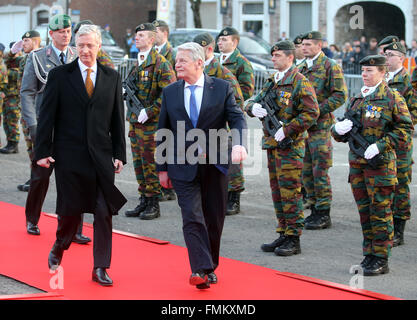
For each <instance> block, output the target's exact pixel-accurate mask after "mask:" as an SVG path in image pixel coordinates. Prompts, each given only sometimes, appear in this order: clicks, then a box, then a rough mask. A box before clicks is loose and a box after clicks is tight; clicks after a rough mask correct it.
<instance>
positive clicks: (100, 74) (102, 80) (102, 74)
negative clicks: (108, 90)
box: [84, 61, 108, 104]
mask: <svg viewBox="0 0 417 320" xmlns="http://www.w3.org/2000/svg"><path fill="white" fill-rule="evenodd" d="M107 75H108V74H107V70H106V69H105V68H104V67H103V65H102V64H101V63H100V62H98V61H97V77H96V85H95V86H94V92H93V96H92V97H91V104H93V103H94V102H95V101H96V100H97V99H98V97H99V96H100V92H99V90H100V89H102V88H105V86H106V78H107ZM97 88H99V90H97ZM84 89H85V86H84ZM84 91H85V92H86V93H87V90H84ZM87 96H88V95H87Z"/></svg>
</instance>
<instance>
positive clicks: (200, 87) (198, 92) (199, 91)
mask: <svg viewBox="0 0 417 320" xmlns="http://www.w3.org/2000/svg"><path fill="white" fill-rule="evenodd" d="M194 85H196V86H197V87H196V88H195V89H194V96H195V101H196V103H197V110H198V114H200V110H201V103H202V101H203V91H204V73H202V74H201V77H200V78H199V79H198V80H197V82H196V83H194ZM189 86H192V84H190V83H187V82H185V85H184V106H185V110H186V111H187V114H188V116H190V97H191V90H190V89H189V88H188V87H189Z"/></svg>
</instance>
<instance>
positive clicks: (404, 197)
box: [392, 147, 413, 220]
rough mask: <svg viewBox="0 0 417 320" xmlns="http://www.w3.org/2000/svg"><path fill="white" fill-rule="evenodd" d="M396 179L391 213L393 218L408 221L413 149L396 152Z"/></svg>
mask: <svg viewBox="0 0 417 320" xmlns="http://www.w3.org/2000/svg"><path fill="white" fill-rule="evenodd" d="M396 153H397V179H398V184H397V185H396V186H395V194H394V201H393V204H392V213H393V216H394V218H399V219H403V220H410V217H411V200H410V187H409V184H410V183H411V177H412V167H413V158H412V157H413V148H412V147H411V150H409V151H403V150H397V151H396Z"/></svg>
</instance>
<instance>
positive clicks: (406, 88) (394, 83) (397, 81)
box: [388, 68, 417, 124]
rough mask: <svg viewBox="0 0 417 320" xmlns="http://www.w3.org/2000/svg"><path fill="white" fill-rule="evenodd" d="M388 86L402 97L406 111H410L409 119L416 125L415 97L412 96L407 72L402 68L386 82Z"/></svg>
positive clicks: (416, 108)
mask: <svg viewBox="0 0 417 320" xmlns="http://www.w3.org/2000/svg"><path fill="white" fill-rule="evenodd" d="M388 86H389V87H390V88H391V89H393V90H396V91H398V93H399V94H401V95H402V96H403V97H404V99H405V102H406V103H407V107H408V111H410V114H411V118H412V119H413V124H417V96H416V95H415V94H414V90H413V86H412V84H411V79H410V74H409V73H408V71H407V70H406V69H405V68H402V70H401V71H400V72H398V73H397V74H396V75H395V76H394V78H393V79H391V80H390V81H388Z"/></svg>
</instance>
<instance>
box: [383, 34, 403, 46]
mask: <svg viewBox="0 0 417 320" xmlns="http://www.w3.org/2000/svg"><path fill="white" fill-rule="evenodd" d="M392 42H400V38H398V37H397V36H388V37H385V38H384V39H382V40H381V41H379V43H378V47H380V46H383V45H385V44H390V43H392Z"/></svg>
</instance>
